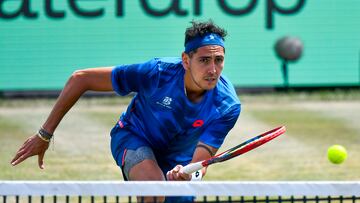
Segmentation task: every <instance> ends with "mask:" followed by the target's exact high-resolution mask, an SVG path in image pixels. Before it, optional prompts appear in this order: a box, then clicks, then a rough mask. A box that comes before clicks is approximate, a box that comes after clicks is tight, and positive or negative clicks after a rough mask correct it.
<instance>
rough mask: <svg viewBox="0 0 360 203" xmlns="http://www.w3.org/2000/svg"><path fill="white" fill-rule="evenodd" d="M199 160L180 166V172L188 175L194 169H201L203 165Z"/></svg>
mask: <svg viewBox="0 0 360 203" xmlns="http://www.w3.org/2000/svg"><path fill="white" fill-rule="evenodd" d="M201 162H202V161H199V162H196V163H191V164H188V165H186V166H184V167H183V168H182V172H184V173H186V174H189V175H190V174H192V173H194V172H195V171H198V170H200V169H202V168H203V165H202V164H201Z"/></svg>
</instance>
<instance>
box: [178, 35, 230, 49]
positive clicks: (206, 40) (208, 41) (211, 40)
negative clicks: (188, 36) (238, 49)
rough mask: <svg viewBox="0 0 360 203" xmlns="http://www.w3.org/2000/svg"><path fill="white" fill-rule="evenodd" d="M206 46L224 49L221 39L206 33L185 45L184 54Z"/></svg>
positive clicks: (218, 36)
mask: <svg viewBox="0 0 360 203" xmlns="http://www.w3.org/2000/svg"><path fill="white" fill-rule="evenodd" d="M207 45H219V46H222V47H224V48H225V46H224V40H223V38H222V37H221V36H220V35H218V34H215V33H207V34H205V35H204V36H197V37H195V38H194V39H192V40H190V41H188V42H187V43H186V44H185V53H187V54H188V53H190V52H191V51H194V50H195V49H197V48H199V47H203V46H207Z"/></svg>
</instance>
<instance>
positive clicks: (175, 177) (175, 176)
mask: <svg viewBox="0 0 360 203" xmlns="http://www.w3.org/2000/svg"><path fill="white" fill-rule="evenodd" d="M182 168H183V166H181V165H177V166H175V167H174V168H173V169H172V170H171V171H168V172H167V173H166V179H167V180H169V181H184V180H187V181H189V180H191V174H190V175H189V174H186V173H184V172H182V170H181V169H182Z"/></svg>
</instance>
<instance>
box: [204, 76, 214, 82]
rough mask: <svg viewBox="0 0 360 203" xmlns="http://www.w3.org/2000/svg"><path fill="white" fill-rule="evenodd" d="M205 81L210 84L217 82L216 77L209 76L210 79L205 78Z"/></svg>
mask: <svg viewBox="0 0 360 203" xmlns="http://www.w3.org/2000/svg"><path fill="white" fill-rule="evenodd" d="M204 79H205V80H206V81H208V82H213V81H215V80H216V77H212V76H208V77H205V78H204Z"/></svg>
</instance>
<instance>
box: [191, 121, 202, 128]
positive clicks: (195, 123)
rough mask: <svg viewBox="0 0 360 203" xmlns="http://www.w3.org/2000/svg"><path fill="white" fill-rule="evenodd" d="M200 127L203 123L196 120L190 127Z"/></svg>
mask: <svg viewBox="0 0 360 203" xmlns="http://www.w3.org/2000/svg"><path fill="white" fill-rule="evenodd" d="M202 125H204V121H203V120H196V121H194V123H193V124H192V126H193V127H194V128H198V127H201V126H202Z"/></svg>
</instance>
